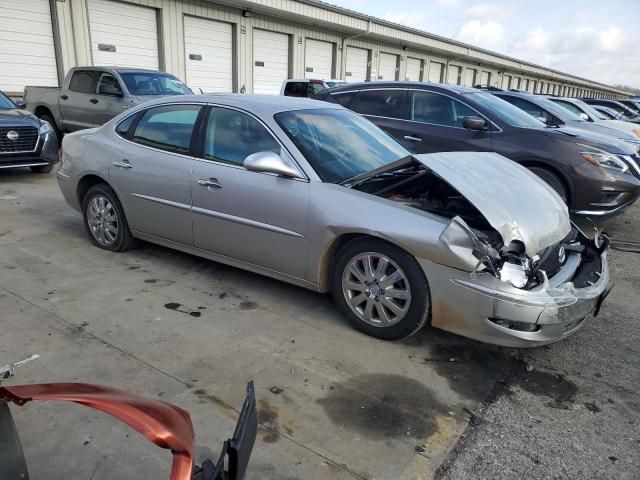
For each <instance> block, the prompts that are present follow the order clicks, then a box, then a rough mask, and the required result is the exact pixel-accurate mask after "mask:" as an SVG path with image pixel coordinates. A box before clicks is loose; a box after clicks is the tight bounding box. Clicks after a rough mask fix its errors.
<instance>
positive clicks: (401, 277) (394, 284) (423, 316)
mask: <svg viewBox="0 0 640 480" xmlns="http://www.w3.org/2000/svg"><path fill="white" fill-rule="evenodd" d="M332 291H333V298H334V300H335V302H336V304H337V305H338V307H339V308H340V310H341V311H342V313H343V314H344V315H345V316H346V317H347V318H348V319H349V321H350V322H351V324H352V325H353V326H354V327H355V328H356V329H358V330H360V331H362V332H364V333H367V334H368V335H371V336H373V337H377V338H381V339H383V340H397V339H400V338H404V337H408V336H410V335H412V334H414V333H416V332H417V331H418V330H420V329H421V328H422V327H423V326H424V325H425V324H426V323H427V321H428V319H429V314H430V298H429V286H428V284H427V279H426V277H425V275H424V272H423V271H422V269H421V268H420V266H419V265H418V263H417V262H416V260H415V259H414V258H413V257H412V256H411V255H409V254H408V253H407V252H405V251H404V250H402V249H400V248H398V247H396V246H395V245H392V244H390V243H387V242H384V241H382V240H378V239H374V238H362V239H358V240H354V241H351V242H349V243H348V244H346V245H345V246H344V247H342V248H341V249H340V251H339V252H338V254H337V257H336V263H335V268H334V271H333V288H332Z"/></svg>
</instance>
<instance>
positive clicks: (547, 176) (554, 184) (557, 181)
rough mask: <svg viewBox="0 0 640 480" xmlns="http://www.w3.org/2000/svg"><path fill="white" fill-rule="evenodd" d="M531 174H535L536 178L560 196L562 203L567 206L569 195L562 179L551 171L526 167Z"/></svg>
mask: <svg viewBox="0 0 640 480" xmlns="http://www.w3.org/2000/svg"><path fill="white" fill-rule="evenodd" d="M528 168H529V171H530V172H531V173H535V174H536V175H537V176H538V177H540V178H541V179H542V180H544V181H545V183H547V184H548V185H549V186H550V187H551V188H553V189H554V190H555V192H556V193H557V194H558V195H559V196H560V198H561V199H562V201H563V202H564V203H566V204H567V205H568V204H569V193H568V192H567V187H566V186H565V184H564V182H563V181H562V179H561V178H560V177H559V176H558V175H556V174H555V173H553V172H552V171H550V170H548V169H546V168H543V167H528Z"/></svg>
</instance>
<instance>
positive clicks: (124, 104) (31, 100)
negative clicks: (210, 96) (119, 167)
mask: <svg viewBox="0 0 640 480" xmlns="http://www.w3.org/2000/svg"><path fill="white" fill-rule="evenodd" d="M192 93H193V92H192V91H191V90H190V89H189V87H187V86H186V85H185V84H184V83H182V82H181V81H180V80H178V79H177V78H176V77H174V76H173V75H169V74H168V73H163V72H158V71H155V70H142V69H139V68H122V67H77V68H72V69H71V70H69V72H68V73H67V76H66V77H65V79H64V83H63V85H62V88H59V87H32V86H27V87H25V89H24V99H25V101H26V103H27V109H28V110H29V111H30V112H33V113H35V114H36V116H37V117H38V118H41V119H43V120H46V121H47V122H49V123H50V124H51V126H52V127H53V128H55V129H56V132H57V133H58V134H59V133H60V132H73V131H75V130H80V129H82V128H92V127H97V126H100V125H102V124H103V123H105V122H107V121H109V120H111V119H112V118H113V117H115V116H116V115H118V114H120V113H122V111H123V110H127V109H129V108H131V107H134V106H136V105H139V104H141V103H143V102H146V101H148V100H152V99H154V98H160V97H166V96H169V95H171V96H174V95H191V94H192Z"/></svg>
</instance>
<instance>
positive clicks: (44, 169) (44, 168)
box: [31, 163, 53, 173]
mask: <svg viewBox="0 0 640 480" xmlns="http://www.w3.org/2000/svg"><path fill="white" fill-rule="evenodd" d="M51 170H53V164H52V163H50V164H49V165H37V166H35V167H31V171H32V172H33V173H51Z"/></svg>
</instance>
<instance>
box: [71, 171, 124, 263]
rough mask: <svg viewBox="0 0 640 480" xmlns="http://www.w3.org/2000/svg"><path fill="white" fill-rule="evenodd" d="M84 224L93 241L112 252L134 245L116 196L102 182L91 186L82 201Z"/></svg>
mask: <svg viewBox="0 0 640 480" xmlns="http://www.w3.org/2000/svg"><path fill="white" fill-rule="evenodd" d="M82 213H83V218H84V224H85V227H86V229H87V232H88V233H89V236H90V237H91V240H93V243H94V244H95V245H96V246H98V247H100V248H102V249H104V250H110V251H112V252H122V251H125V250H129V249H131V248H133V247H134V246H135V243H136V240H135V238H133V236H132V235H131V230H129V224H128V223H127V219H126V217H125V215H124V210H123V209H122V205H121V204H120V200H118V196H117V195H116V193H115V192H114V191H113V189H112V188H111V187H109V186H108V185H106V184H104V183H100V184H97V185H94V186H92V187H91V188H90V189H89V190H88V191H87V193H86V195H85V196H84V199H83V201H82Z"/></svg>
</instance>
